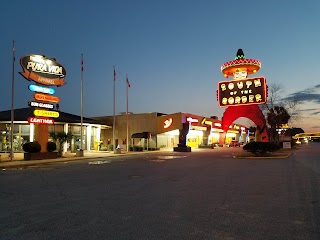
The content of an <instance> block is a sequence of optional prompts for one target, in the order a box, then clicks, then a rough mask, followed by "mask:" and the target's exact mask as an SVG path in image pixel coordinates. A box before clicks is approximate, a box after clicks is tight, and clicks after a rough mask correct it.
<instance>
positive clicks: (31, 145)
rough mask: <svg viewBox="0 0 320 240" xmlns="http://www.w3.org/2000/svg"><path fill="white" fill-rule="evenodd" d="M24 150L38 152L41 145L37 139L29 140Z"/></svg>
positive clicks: (23, 147)
mask: <svg viewBox="0 0 320 240" xmlns="http://www.w3.org/2000/svg"><path fill="white" fill-rule="evenodd" d="M22 149H23V151H25V152H28V153H37V152H40V151H41V145H40V143H38V142H37V141H35V142H27V143H25V144H23V146H22Z"/></svg>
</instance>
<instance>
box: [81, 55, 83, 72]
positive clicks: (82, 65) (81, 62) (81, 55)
mask: <svg viewBox="0 0 320 240" xmlns="http://www.w3.org/2000/svg"><path fill="white" fill-rule="evenodd" d="M81 71H82V72H83V54H81Z"/></svg>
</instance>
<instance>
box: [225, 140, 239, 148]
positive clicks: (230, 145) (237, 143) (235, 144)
mask: <svg viewBox="0 0 320 240" xmlns="http://www.w3.org/2000/svg"><path fill="white" fill-rule="evenodd" d="M227 146H228V147H240V142H239V141H235V140H233V141H231V142H230V143H229V144H228V145H227Z"/></svg>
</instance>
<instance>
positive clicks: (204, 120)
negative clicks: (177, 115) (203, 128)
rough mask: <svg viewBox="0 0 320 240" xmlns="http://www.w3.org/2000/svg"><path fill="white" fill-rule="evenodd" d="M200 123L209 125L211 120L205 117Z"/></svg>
mask: <svg viewBox="0 0 320 240" xmlns="http://www.w3.org/2000/svg"><path fill="white" fill-rule="evenodd" d="M201 124H202V125H210V126H212V121H209V120H207V119H206V118H205V117H204V118H203V119H202V120H201Z"/></svg>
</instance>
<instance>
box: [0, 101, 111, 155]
mask: <svg viewBox="0 0 320 240" xmlns="http://www.w3.org/2000/svg"><path fill="white" fill-rule="evenodd" d="M34 110H35V109H34V108H32V107H28V108H21V109H15V110H14V128H13V150H14V151H15V152H19V151H23V149H22V146H23V144H24V143H26V142H33V141H34V140H35V139H34V134H35V132H34V125H35V123H29V121H30V120H29V121H28V119H29V118H30V117H33V116H34V114H33V111H34ZM82 122H83V123H82V130H83V134H82V135H83V150H88V151H90V150H99V146H100V143H101V139H100V136H101V131H104V130H105V129H110V128H111V127H110V126H108V125H105V124H103V123H101V122H99V121H97V120H94V119H91V118H85V117H84V118H83V121H82ZM48 131H49V132H61V131H63V132H66V133H71V134H72V140H71V141H70V142H68V143H66V144H65V147H64V152H66V151H71V152H75V151H76V150H77V149H79V148H80V145H81V144H80V143H81V142H80V138H81V117H80V116H77V115H73V114H70V113H65V112H61V111H60V112H59V117H58V118H55V119H54V124H52V125H49V126H48ZM10 134H11V110H8V111H2V112H0V152H9V151H10V145H11V141H10ZM48 139H50V136H48Z"/></svg>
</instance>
